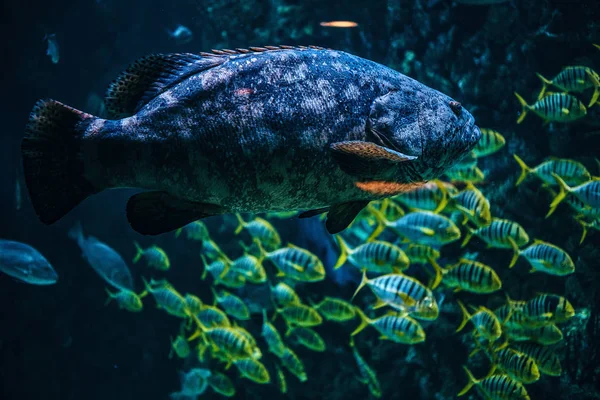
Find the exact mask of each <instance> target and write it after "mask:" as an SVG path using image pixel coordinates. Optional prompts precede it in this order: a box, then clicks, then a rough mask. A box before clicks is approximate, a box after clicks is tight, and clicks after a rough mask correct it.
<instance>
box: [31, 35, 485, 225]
mask: <svg viewBox="0 0 600 400" xmlns="http://www.w3.org/2000/svg"><path fill="white" fill-rule="evenodd" d="M106 102H107V109H108V110H109V111H110V112H111V113H112V116H113V117H114V118H115V119H114V120H104V119H101V118H97V117H95V116H92V115H89V114H86V113H83V112H81V111H78V110H75V109H73V108H71V107H68V106H66V105H64V104H61V103H59V102H57V101H54V100H42V101H40V102H38V103H37V104H36V106H35V107H34V109H33V112H32V114H31V116H30V120H29V122H28V124H27V126H26V133H25V138H24V139H23V144H22V152H23V163H24V168H25V175H26V180H27V185H28V188H29V192H30V196H31V199H32V203H33V206H34V208H35V210H36V212H37V214H38V215H39V217H40V219H41V220H42V221H43V222H45V223H48V224H49V223H53V222H55V221H57V220H58V219H60V218H61V217H62V216H64V215H65V214H66V213H67V212H68V211H70V210H71V209H72V208H73V207H75V206H76V205H77V204H78V203H79V202H81V201H82V200H83V199H85V198H86V197H88V196H89V195H91V194H94V193H97V192H99V191H101V190H104V189H107V188H113V187H141V188H144V189H148V190H150V191H148V192H144V193H140V194H137V195H135V196H133V197H132V198H131V199H130V200H129V202H128V204H127V216H128V219H129V221H130V222H131V224H132V226H133V228H134V229H135V230H137V231H138V232H141V233H144V234H158V233H162V232H167V231H169V230H173V229H177V228H179V227H181V226H183V225H185V224H187V223H189V222H191V221H194V220H197V219H199V218H204V217H208V216H211V215H218V214H223V213H229V212H253V213H256V212H265V211H284V210H306V211H305V212H304V213H302V214H300V216H301V217H304V216H311V215H316V214H318V213H321V212H328V219H327V228H328V230H329V231H330V232H332V233H335V232H339V231H341V230H343V229H345V228H346V227H347V226H348V225H349V224H350V223H351V222H352V220H353V219H354V217H355V216H356V215H357V214H358V213H359V212H360V210H361V209H362V208H364V207H365V206H366V205H367V204H368V203H369V201H371V200H374V199H381V198H383V197H387V196H390V195H394V194H397V193H401V192H403V191H406V190H410V189H412V188H414V187H415V186H416V185H420V184H422V182H424V181H427V180H429V179H433V178H435V177H437V176H439V175H440V174H442V173H443V172H444V171H445V170H446V169H447V168H449V167H450V166H451V165H452V164H453V163H454V162H456V160H457V159H459V158H460V157H461V156H462V155H463V154H464V153H465V152H468V151H470V149H471V148H472V147H473V146H474V145H475V143H476V142H477V140H478V139H479V137H480V132H479V129H478V128H477V127H476V126H475V125H474V119H473V117H472V116H471V114H469V113H468V112H467V111H466V110H465V109H463V108H462V107H461V106H460V104H459V103H458V102H456V101H454V100H452V99H451V98H449V97H447V96H445V95H443V94H441V93H439V92H437V91H435V90H433V89H431V88H428V87H427V86H425V85H422V84H421V83H419V82H417V81H415V80H413V79H410V78H408V77H406V76H404V75H402V74H400V73H398V72H396V71H393V70H391V69H389V68H387V67H385V66H383V65H380V64H377V63H374V62H371V61H368V60H365V59H362V58H360V57H356V56H353V55H350V54H347V53H344V52H339V51H334V50H324V49H321V48H308V47H289V46H281V47H266V48H252V49H238V50H225V51H216V52H215V53H200V54H166V55H153V56H149V57H146V58H143V59H141V60H139V61H138V62H136V63H135V64H133V65H132V66H131V67H130V68H129V69H127V70H126V71H125V72H124V73H123V74H122V75H121V77H119V78H118V79H117V80H116V81H115V83H114V84H113V85H112V86H111V88H110V89H109V92H108V95H107V99H106ZM118 118H122V119H118Z"/></svg>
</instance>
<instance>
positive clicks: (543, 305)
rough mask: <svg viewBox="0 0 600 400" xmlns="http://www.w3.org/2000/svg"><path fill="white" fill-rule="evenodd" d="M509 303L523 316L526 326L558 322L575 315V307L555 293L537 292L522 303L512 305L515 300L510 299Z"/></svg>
mask: <svg viewBox="0 0 600 400" xmlns="http://www.w3.org/2000/svg"><path fill="white" fill-rule="evenodd" d="M510 303H511V304H509V305H510V306H511V307H513V308H515V313H519V314H522V315H523V316H524V317H525V319H526V324H527V325H528V326H536V325H538V326H539V325H546V324H558V323H561V322H566V321H568V320H569V319H571V318H572V317H573V316H574V315H575V309H574V308H573V306H572V305H571V303H570V302H569V300H567V299H566V298H564V297H562V296H558V295H556V294H545V293H544V294H539V295H537V296H535V297H534V298H533V299H531V300H528V301H527V302H525V304H524V305H520V304H519V305H517V306H513V305H512V303H515V302H514V301H510ZM516 303H522V302H516Z"/></svg>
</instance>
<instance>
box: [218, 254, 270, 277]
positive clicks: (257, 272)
mask: <svg viewBox="0 0 600 400" xmlns="http://www.w3.org/2000/svg"><path fill="white" fill-rule="evenodd" d="M229 270H230V271H235V272H238V273H240V274H241V275H242V276H243V277H244V278H245V279H246V280H247V281H249V282H252V283H263V282H266V281H267V272H266V271H265V267H263V264H262V258H257V257H255V256H253V255H250V254H244V255H243V256H241V257H238V258H236V259H235V260H233V262H232V263H231V265H230V266H229ZM221 279H223V278H221Z"/></svg>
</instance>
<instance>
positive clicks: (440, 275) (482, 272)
mask: <svg viewBox="0 0 600 400" xmlns="http://www.w3.org/2000/svg"><path fill="white" fill-rule="evenodd" d="M434 268H435V269H436V279H435V281H434V283H433V285H432V287H431V288H432V289H435V288H436V287H437V286H438V285H439V284H440V282H441V283H443V284H444V286H446V287H449V288H451V289H454V291H455V292H456V291H459V290H464V291H467V292H471V293H484V294H485V293H493V292H496V291H498V290H500V289H501V288H502V281H500V277H498V274H496V272H495V271H494V270H493V269H492V268H491V267H490V266H487V265H485V264H483V263H481V262H479V261H475V260H468V259H461V260H459V261H458V262H457V263H456V264H454V265H451V266H449V267H447V268H441V267H439V266H437V267H436V266H435V265H434Z"/></svg>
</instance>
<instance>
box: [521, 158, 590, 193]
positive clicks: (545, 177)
mask: <svg viewBox="0 0 600 400" xmlns="http://www.w3.org/2000/svg"><path fill="white" fill-rule="evenodd" d="M513 157H514V159H515V160H516V161H517V163H518V164H519V166H520V167H521V175H520V176H519V178H518V179H517V183H516V184H515V185H516V186H519V185H520V184H521V182H523V181H524V180H525V178H527V176H528V175H529V174H533V175H535V176H537V177H538V178H540V179H541V180H542V181H543V182H544V183H545V184H546V185H551V186H555V185H556V180H555V179H554V178H553V177H552V174H556V175H558V176H560V177H561V178H562V179H563V180H564V181H565V182H567V183H568V184H569V185H579V184H581V183H584V182H587V181H589V180H590V179H591V175H590V173H589V172H588V170H587V169H586V168H585V166H584V165H583V164H581V163H580V162H577V161H573V160H569V159H566V158H553V159H550V160H547V161H544V162H543V163H541V164H539V165H538V166H536V167H534V168H531V167H529V166H528V165H527V164H525V162H524V161H523V160H521V158H520V157H519V156H518V155H516V154H513Z"/></svg>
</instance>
